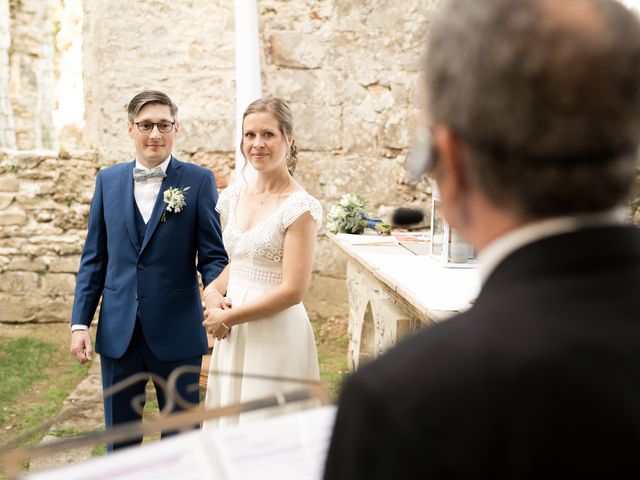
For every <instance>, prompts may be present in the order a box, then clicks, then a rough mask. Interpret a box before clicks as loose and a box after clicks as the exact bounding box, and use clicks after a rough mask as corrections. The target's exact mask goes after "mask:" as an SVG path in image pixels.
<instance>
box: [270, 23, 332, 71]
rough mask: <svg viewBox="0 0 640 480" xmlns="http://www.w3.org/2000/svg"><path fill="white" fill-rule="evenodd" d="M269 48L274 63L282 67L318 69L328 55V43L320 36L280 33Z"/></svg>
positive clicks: (271, 40) (275, 34)
mask: <svg viewBox="0 0 640 480" xmlns="http://www.w3.org/2000/svg"><path fill="white" fill-rule="evenodd" d="M269 46H270V53H271V57H272V60H273V63H275V64H276V65H279V66H281V67H291V68H318V67H320V65H322V61H323V60H324V58H325V56H326V55H327V42H326V41H325V40H324V39H323V38H322V37H319V36H318V35H308V34H304V33H297V32H278V33H274V34H273V35H272V36H271V38H270V42H269Z"/></svg>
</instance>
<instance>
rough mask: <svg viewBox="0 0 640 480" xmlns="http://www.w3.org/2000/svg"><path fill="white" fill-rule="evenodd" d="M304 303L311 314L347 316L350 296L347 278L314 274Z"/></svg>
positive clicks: (326, 316)
mask: <svg viewBox="0 0 640 480" xmlns="http://www.w3.org/2000/svg"><path fill="white" fill-rule="evenodd" d="M304 305H305V307H306V308H307V311H308V313H309V316H320V317H323V318H328V317H338V316H347V315H348V314H349V298H348V295H347V284H346V281H345V279H344V278H333V277H326V276H324V275H319V274H314V275H313V277H312V279H311V284H310V285H309V288H308V290H307V293H306V294H305V296H304Z"/></svg>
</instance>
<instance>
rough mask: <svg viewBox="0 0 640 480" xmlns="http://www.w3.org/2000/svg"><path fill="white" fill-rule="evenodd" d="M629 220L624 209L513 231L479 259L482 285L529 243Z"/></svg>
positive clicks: (488, 246) (559, 219)
mask: <svg viewBox="0 0 640 480" xmlns="http://www.w3.org/2000/svg"><path fill="white" fill-rule="evenodd" d="M625 218H626V213H625V210H624V208H616V209H614V210H607V211H605V212H598V213H593V214H585V215H576V216H570V217H557V218H551V219H548V220H541V221H538V222H533V223H528V224H526V225H524V226H522V227H520V228H517V229H515V230H512V231H510V232H508V233H506V234H505V235H502V236H501V237H498V238H497V239H496V240H494V241H493V242H491V243H490V244H489V245H487V246H486V247H485V248H484V249H483V250H482V251H481V252H480V254H479V255H478V259H479V263H480V281H481V283H482V284H483V285H484V283H485V281H486V280H487V278H489V275H491V273H492V272H493V271H494V270H495V268H496V267H497V266H498V264H500V263H501V262H502V261H503V260H504V259H505V258H506V257H508V256H509V255H510V254H511V253H513V252H515V251H516V250H518V249H519V248H520V247H523V246H525V245H527V244H529V243H533V242H535V241H537V240H541V239H543V238H546V237H551V236H554V235H559V234H562V233H568V232H572V231H575V230H579V229H582V228H589V227H599V226H607V225H620V224H623V223H624V221H625Z"/></svg>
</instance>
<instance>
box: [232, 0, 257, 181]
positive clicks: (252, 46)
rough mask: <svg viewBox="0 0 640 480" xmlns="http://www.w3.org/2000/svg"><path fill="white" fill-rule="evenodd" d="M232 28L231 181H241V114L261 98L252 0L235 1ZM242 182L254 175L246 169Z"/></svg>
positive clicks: (243, 162)
mask: <svg viewBox="0 0 640 480" xmlns="http://www.w3.org/2000/svg"><path fill="white" fill-rule="evenodd" d="M235 15H236V17H235V28H236V34H235V38H236V135H235V139H236V145H235V147H236V170H235V180H236V181H239V180H240V178H241V171H242V167H243V166H244V164H245V159H244V157H243V156H242V152H241V151H240V140H241V136H242V114H243V113H244V111H245V110H246V108H247V106H248V105H249V104H250V103H251V102H253V101H254V100H256V99H258V98H260V96H261V95H262V89H261V78H260V40H259V28H258V6H257V3H256V0H235ZM244 178H245V179H246V180H247V181H248V182H251V181H253V180H254V179H255V178H256V172H255V170H254V169H253V167H251V165H247V168H245V171H244Z"/></svg>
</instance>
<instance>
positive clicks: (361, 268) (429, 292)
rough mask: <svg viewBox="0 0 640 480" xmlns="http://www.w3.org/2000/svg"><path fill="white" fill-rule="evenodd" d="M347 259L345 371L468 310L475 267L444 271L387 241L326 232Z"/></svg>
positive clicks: (426, 258)
mask: <svg viewBox="0 0 640 480" xmlns="http://www.w3.org/2000/svg"><path fill="white" fill-rule="evenodd" d="M327 236H328V238H329V239H330V240H331V241H332V242H333V243H334V244H335V245H336V246H337V247H338V248H340V250H342V251H343V252H344V253H345V254H346V256H347V280H346V281H347V290H348V295H349V350H348V364H349V368H350V369H351V370H355V369H357V368H358V366H359V365H360V363H362V362H366V361H367V360H370V359H371V358H374V357H376V356H378V355H380V354H381V353H383V352H384V351H385V350H387V349H388V348H389V347H391V346H393V345H395V344H396V343H397V341H398V340H399V339H401V338H402V337H404V336H405V335H408V334H410V333H413V332H415V331H416V330H418V329H419V328H421V327H422V326H425V325H430V324H433V323H435V322H439V321H441V320H444V319H446V318H448V317H449V316H451V315H453V314H454V313H457V312H460V311H462V310H465V309H467V308H469V306H470V305H471V303H472V302H473V300H474V299H475V297H476V296H477V293H478V291H479V288H480V276H479V272H478V269H477V268H476V267H467V268H450V267H444V266H443V265H442V264H440V263H439V262H438V261H437V260H434V259H432V258H431V257H430V256H429V255H416V254H414V253H413V252H412V251H410V250H408V249H407V248H405V247H403V246H402V245H400V244H399V243H398V242H397V241H395V239H393V238H389V237H386V238H385V237H379V236H369V235H357V236H356V235H342V234H339V235H338V236H336V235H333V234H327Z"/></svg>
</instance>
